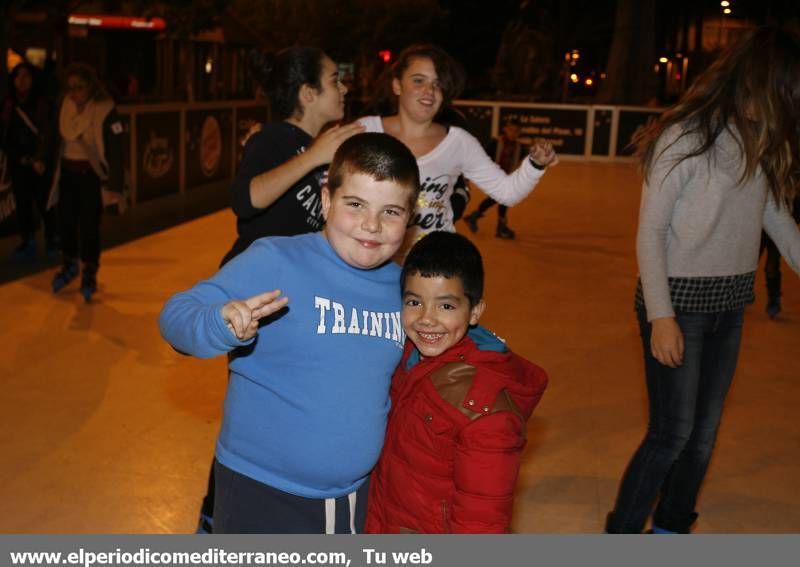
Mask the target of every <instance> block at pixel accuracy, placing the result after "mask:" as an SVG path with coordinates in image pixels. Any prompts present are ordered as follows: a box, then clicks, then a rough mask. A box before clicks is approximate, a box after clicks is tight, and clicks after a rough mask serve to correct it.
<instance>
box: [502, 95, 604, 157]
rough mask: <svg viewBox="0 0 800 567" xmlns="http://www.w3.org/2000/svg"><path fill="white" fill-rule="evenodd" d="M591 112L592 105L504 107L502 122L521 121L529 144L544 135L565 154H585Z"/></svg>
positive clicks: (525, 139) (557, 149)
mask: <svg viewBox="0 0 800 567" xmlns="http://www.w3.org/2000/svg"><path fill="white" fill-rule="evenodd" d="M588 112H589V110H588V108H552V107H539V106H531V107H519V106H501V107H500V121H499V124H503V123H504V122H505V121H506V120H516V121H517V122H519V125H520V140H521V141H522V142H523V143H525V144H531V143H532V142H533V140H534V139H535V138H544V139H545V140H547V141H548V142H550V143H551V144H553V147H554V148H555V150H556V151H557V152H558V153H559V154H561V155H583V154H584V153H585V148H586V118H587V114H588Z"/></svg>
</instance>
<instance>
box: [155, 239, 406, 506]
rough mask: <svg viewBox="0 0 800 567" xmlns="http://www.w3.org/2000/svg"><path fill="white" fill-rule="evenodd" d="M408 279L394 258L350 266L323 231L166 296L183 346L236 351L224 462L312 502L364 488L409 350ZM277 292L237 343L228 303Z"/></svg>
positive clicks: (260, 251)
mask: <svg viewBox="0 0 800 567" xmlns="http://www.w3.org/2000/svg"><path fill="white" fill-rule="evenodd" d="M399 277H400V268H399V266H397V265H396V264H394V263H391V262H390V263H388V264H386V265H384V266H382V267H380V268H376V269H373V270H361V269H358V268H354V267H352V266H350V265H349V264H347V263H345V262H344V261H343V260H342V259H341V258H340V257H339V256H338V255H337V254H336V253H335V251H334V250H333V249H332V248H331V246H330V244H329V243H328V241H327V240H326V239H325V238H324V236H323V235H322V234H321V233H314V234H305V235H301V236H294V237H270V238H262V239H259V240H257V241H255V242H254V243H253V245H252V246H250V247H249V248H248V249H247V250H245V251H244V252H243V253H242V254H240V255H239V256H237V257H236V258H234V259H233V260H231V261H230V262H229V263H228V264H226V265H225V266H224V267H223V268H222V269H221V270H220V271H219V272H217V274H216V275H214V276H213V277H211V278H210V279H208V280H205V281H202V282H200V283H198V284H197V285H195V286H194V287H193V288H192V289H190V290H188V291H186V292H182V293H179V294H177V295H175V296H173V297H172V298H171V299H170V300H169V301H168V302H167V304H166V305H165V306H164V309H163V310H162V312H161V318H160V326H161V334H162V335H163V337H164V338H165V339H166V340H167V341H168V342H169V343H170V344H172V345H173V346H174V347H175V348H177V349H178V350H180V351H182V352H186V353H188V354H192V355H195V356H199V357H210V356H215V355H219V354H223V353H226V352H229V351H232V350H233V353H232V356H231V361H230V363H229V368H230V375H231V377H230V382H229V384H228V391H227V394H226V398H225V410H224V416H223V421H222V429H221V431H220V435H219V439H218V440H217V449H216V455H217V459H218V460H219V461H220V462H221V463H222V464H223V465H225V466H226V467H228V468H230V469H233V470H234V471H237V472H239V473H241V474H243V475H245V476H248V477H250V478H253V479H255V480H257V481H259V482H262V483H264V484H267V485H269V486H272V487H275V488H277V489H279V490H282V491H284V492H289V493H292V494H296V495H299V496H304V497H307V498H336V497H339V496H342V495H344V494H347V493H349V492H352V491H353V490H355V489H356V488H358V486H359V485H360V484H361V483H362V482H363V481H364V480H365V479H366V476H367V475H368V474H369V472H370V470H371V469H372V467H373V465H374V464H375V462H376V461H377V459H378V455H379V454H380V450H381V446H382V444H383V436H384V431H385V429H386V417H387V413H388V410H389V398H388V392H389V384H390V381H391V377H392V373H393V371H394V369H395V366H396V365H397V363H398V362H399V361H400V357H401V356H402V353H403V348H402V347H403V342H404V339H405V335H404V333H403V330H402V325H401V321H400V307H401V299H400V285H399ZM273 289H280V290H282V292H283V295H285V296H287V297H288V298H289V305H288V309H287V310H285V312H283V313H278V314H276V316H273V317H272V318H271V319H270V321H269V322H268V323H266V324H263V325H262V326H261V328H260V329H259V331H258V335H257V336H256V337H255V338H254V339H252V340H250V341H248V342H241V341H239V340H238V339H237V338H236V337H235V336H234V335H233V333H232V332H231V331H230V330H228V328H227V327H226V325H225V324H224V322H223V320H222V315H221V310H222V307H223V305H225V304H226V303H228V302H229V301H231V300H233V299H247V298H249V297H252V296H254V295H257V294H259V293H263V292H265V291H270V290H273ZM234 349H235V350H234Z"/></svg>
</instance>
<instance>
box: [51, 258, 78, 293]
mask: <svg viewBox="0 0 800 567" xmlns="http://www.w3.org/2000/svg"><path fill="white" fill-rule="evenodd" d="M77 276H78V264H77V262H71V263H68V264H65V265H64V266H62V267H61V269H60V270H59V271H58V272H56V275H55V276H53V293H58V292H59V291H61V290H62V289H64V287H66V285H67V284H68V283H69V282H71V281H72V280H74V279H75V278H76V277H77Z"/></svg>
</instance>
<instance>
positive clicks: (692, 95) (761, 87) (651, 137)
mask: <svg viewBox="0 0 800 567" xmlns="http://www.w3.org/2000/svg"><path fill="white" fill-rule="evenodd" d="M798 120H800V41H798V38H797V37H796V36H795V35H793V34H792V33H790V32H787V31H784V30H780V29H778V28H775V27H763V28H759V29H757V30H755V31H753V32H751V33H750V34H749V35H748V36H746V37H745V38H744V39H742V40H741V41H739V42H738V43H736V44H734V45H732V46H731V47H729V48H728V49H727V50H726V51H725V52H723V53H722V54H721V55H720V57H719V58H718V59H717V60H716V61H715V62H714V63H713V64H712V65H711V66H710V67H709V68H708V69H707V70H706V71H705V72H704V73H703V74H702V75H700V76H699V77H698V78H697V80H696V81H695V82H694V84H693V85H692V87H691V88H690V89H689V90H688V91H687V92H686V94H685V95H684V96H683V97H682V98H681V100H680V101H678V103H677V104H676V105H675V106H673V107H672V108H670V109H669V110H667V111H666V112H664V114H662V115H661V117H660V118H659V119H658V120H656V121H654V122H653V123H652V124H650V126H648V127H647V128H645V129H643V130H642V131H641V132H640V133H639V134H638V135H637V136H636V137H635V138H634V144H635V145H636V148H637V155H638V156H639V158H640V160H641V165H642V169H643V172H644V175H645V178H648V177H649V175H650V173H651V171H652V168H653V164H654V162H655V161H656V160H657V159H659V158H660V157H661V155H662V154H663V153H664V151H666V150H667V149H668V148H669V147H670V146H672V145H673V144H674V143H675V142H677V141H678V140H680V139H681V138H683V137H685V136H686V137H688V138H687V139H691V140H697V142H693V144H694V147H693V148H692V149H691V150H690V151H689V152H687V153H686V154H684V155H682V156H680V157H679V158H678V159H677V160H676V162H675V164H674V165H673V167H674V166H676V165H678V164H679V163H680V162H682V161H683V160H685V159H688V158H692V157H695V156H699V155H702V154H705V153H706V152H708V151H709V150H710V149H711V148H712V147H713V146H714V144H715V142H716V140H717V138H718V137H719V135H720V134H722V133H723V131H726V130H727V131H728V132H730V133H732V134H733V133H734V130H735V135H734V136H733V138H734V139H735V140H736V141H737V143H738V144H739V149H740V151H741V155H742V156H743V158H744V165H745V167H744V171H743V172H742V177H741V179H740V182H741V181H745V180H746V179H749V178H751V177H752V176H753V175H754V174H755V173H756V170H757V168H758V166H759V165H760V166H761V170H762V171H763V173H764V176H765V177H766V179H767V183H768V185H769V190H770V191H771V193H772V195H773V197H774V198H775V202H776V203H778V205H779V206H782V205H786V206H787V207H790V206H791V201H792V199H793V198H794V197H795V196H796V195H798V181H799V178H800V176H799V175H798V173H800V172H799V171H798V168H799V167H800V159H798V158H799V157H800V156H798V151H800V145H799V144H798V127H799V126H800V124H799V123H798ZM673 125H680V127H681V129H682V132H681V134H680V135H679V136H678V137H677V138H676V139H675V140H674V141H673V142H672V143H671V144H669V145H667V146H666V147H665V148H664V149H662V150H661V151H660V152H658V155H656V144H657V142H658V139H659V138H660V137H661V135H662V134H663V133H664V131H665V130H666V129H667V128H669V127H671V126H673Z"/></svg>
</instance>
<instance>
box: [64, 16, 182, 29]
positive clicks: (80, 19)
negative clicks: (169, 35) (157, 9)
mask: <svg viewBox="0 0 800 567" xmlns="http://www.w3.org/2000/svg"><path fill="white" fill-rule="evenodd" d="M67 22H68V23H69V24H70V25H73V26H87V27H90V28H105V29H134V30H155V31H160V30H164V29H167V22H165V21H164V20H163V19H161V18H136V17H132V16H110V15H107V14H70V15H69V17H68V18H67Z"/></svg>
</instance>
